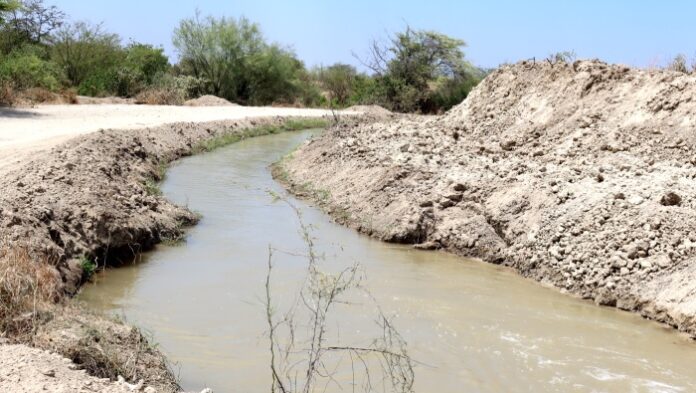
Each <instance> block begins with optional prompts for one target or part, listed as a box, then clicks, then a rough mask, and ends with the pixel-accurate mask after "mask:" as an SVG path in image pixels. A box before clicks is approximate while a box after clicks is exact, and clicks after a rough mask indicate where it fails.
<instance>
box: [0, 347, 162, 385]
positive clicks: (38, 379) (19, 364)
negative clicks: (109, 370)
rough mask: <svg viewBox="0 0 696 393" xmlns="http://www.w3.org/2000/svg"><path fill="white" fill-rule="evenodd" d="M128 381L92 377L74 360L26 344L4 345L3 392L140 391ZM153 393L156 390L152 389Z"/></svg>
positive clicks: (1, 358) (0, 355) (0, 381)
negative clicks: (77, 366) (76, 364)
mask: <svg viewBox="0 0 696 393" xmlns="http://www.w3.org/2000/svg"><path fill="white" fill-rule="evenodd" d="M131 388H133V389H131ZM134 388H135V386H130V385H127V384H126V383H125V382H112V381H110V380H109V379H102V378H96V377H92V376H89V375H87V374H86V372H85V371H84V370H80V369H78V368H76V367H75V364H73V363H72V362H71V361H70V359H66V358H63V357H62V356H60V355H57V354H55V353H50V352H47V351H42V350H40V349H36V348H29V347H27V346H24V345H3V346H0V391H2V392H13V393H34V392H103V393H129V392H133V391H140V389H138V390H136V389H134ZM149 391H152V390H149Z"/></svg>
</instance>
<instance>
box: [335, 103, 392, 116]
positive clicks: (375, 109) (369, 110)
mask: <svg viewBox="0 0 696 393" xmlns="http://www.w3.org/2000/svg"><path fill="white" fill-rule="evenodd" d="M346 110H347V111H354V112H362V113H364V114H367V115H373V116H391V115H392V114H393V112H392V111H390V110H389V109H386V108H383V107H381V106H379V105H353V106H351V107H348V108H346Z"/></svg>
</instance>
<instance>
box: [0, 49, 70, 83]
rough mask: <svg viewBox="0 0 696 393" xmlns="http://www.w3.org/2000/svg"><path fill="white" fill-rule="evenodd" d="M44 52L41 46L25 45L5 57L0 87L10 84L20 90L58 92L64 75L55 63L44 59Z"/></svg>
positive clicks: (1, 65)
mask: <svg viewBox="0 0 696 393" xmlns="http://www.w3.org/2000/svg"><path fill="white" fill-rule="evenodd" d="M43 52H44V48H42V47H40V46H34V45H25V46H23V47H21V48H18V49H16V50H14V51H12V52H11V53H10V54H9V55H7V56H6V57H4V58H3V59H2V61H0V85H3V84H9V85H10V86H12V87H13V88H15V89H18V90H25V89H29V88H32V87H41V88H44V89H47V90H51V91H55V90H58V89H59V88H60V87H61V84H62V80H63V74H62V72H61V70H60V68H59V67H58V66H57V65H56V64H55V63H52V62H50V61H46V60H45V59H44V57H45V56H44V53H43Z"/></svg>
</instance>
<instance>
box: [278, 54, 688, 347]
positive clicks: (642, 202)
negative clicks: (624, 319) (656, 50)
mask: <svg viewBox="0 0 696 393" xmlns="http://www.w3.org/2000/svg"><path fill="white" fill-rule="evenodd" d="M695 128H696V76H694V75H687V74H682V73H678V72H671V71H644V70H635V69H630V68H627V67H623V66H618V65H608V64H605V63H601V62H597V61H580V62H575V63H573V64H564V63H559V64H554V65H550V64H548V63H543V64H542V63H536V64H534V63H529V62H523V63H519V64H516V65H513V66H507V67H503V68H501V69H499V70H497V71H495V72H494V73H492V74H491V75H490V76H489V77H487V78H486V79H485V80H484V81H483V82H482V83H481V84H480V85H479V86H478V87H477V88H476V89H474V91H473V92H472V93H471V94H470V95H469V97H468V98H467V100H466V101H464V102H463V103H462V104H461V105H459V106H457V107H455V108H453V109H452V110H451V111H450V112H448V113H447V114H445V115H444V116H441V117H434V118H433V117H431V118H421V119H418V118H415V119H414V118H400V119H396V120H394V121H391V122H380V123H357V124H343V125H341V126H338V127H335V128H333V129H332V130H329V131H327V132H325V133H324V134H322V135H321V136H320V137H318V139H316V140H314V141H312V142H311V143H309V144H307V145H305V146H304V147H303V148H301V149H300V150H299V151H298V152H296V153H295V154H294V155H293V158H291V159H290V160H289V161H287V162H284V163H283V164H282V167H283V169H284V177H286V178H287V179H288V180H289V182H290V183H291V185H292V184H298V185H302V184H310V185H311V187H310V188H312V189H319V190H331V193H330V198H326V200H325V201H324V204H325V207H326V208H327V210H329V211H333V212H337V213H336V216H337V219H339V220H342V221H345V222H346V223H347V224H349V225H351V226H353V227H355V228H357V229H359V230H361V231H363V232H366V233H369V234H372V235H373V236H376V237H379V238H382V239H384V240H387V241H393V242H402V243H413V244H416V245H418V247H421V248H434V249H437V248H441V249H447V250H450V251H453V252H456V253H459V254H461V255H466V256H475V257H480V258H482V259H484V260H487V261H490V262H495V263H502V264H505V265H508V266H511V267H514V268H515V269H516V270H518V271H519V272H520V273H521V274H523V275H525V276H527V277H532V278H534V279H537V280H539V281H542V282H545V283H549V284H552V285H554V286H556V287H558V288H560V289H562V290H564V291H568V292H571V293H574V294H577V295H579V296H581V297H584V298H589V299H594V300H595V301H596V302H598V303H600V304H606V305H614V306H617V307H620V308H622V309H627V310H633V311H636V312H640V313H641V314H642V315H644V316H646V317H648V318H654V319H657V320H659V321H662V322H666V323H668V324H671V325H673V326H676V327H678V328H679V329H681V330H683V331H686V332H688V333H690V334H691V335H693V336H696V280H695V278H696V210H695V208H696V155H695V154H694V148H693V146H694V144H695V143H696V132H695ZM298 189H299V188H298ZM304 189H307V187H304Z"/></svg>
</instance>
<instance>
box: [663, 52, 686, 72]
mask: <svg viewBox="0 0 696 393" xmlns="http://www.w3.org/2000/svg"><path fill="white" fill-rule="evenodd" d="M667 69H669V70H671V71H676V72H681V73H684V74H688V73H689V66H687V65H686V56H684V55H677V56H676V57H675V58H674V59H673V60H672V62H671V63H670V64H669V65H668V66H667Z"/></svg>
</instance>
